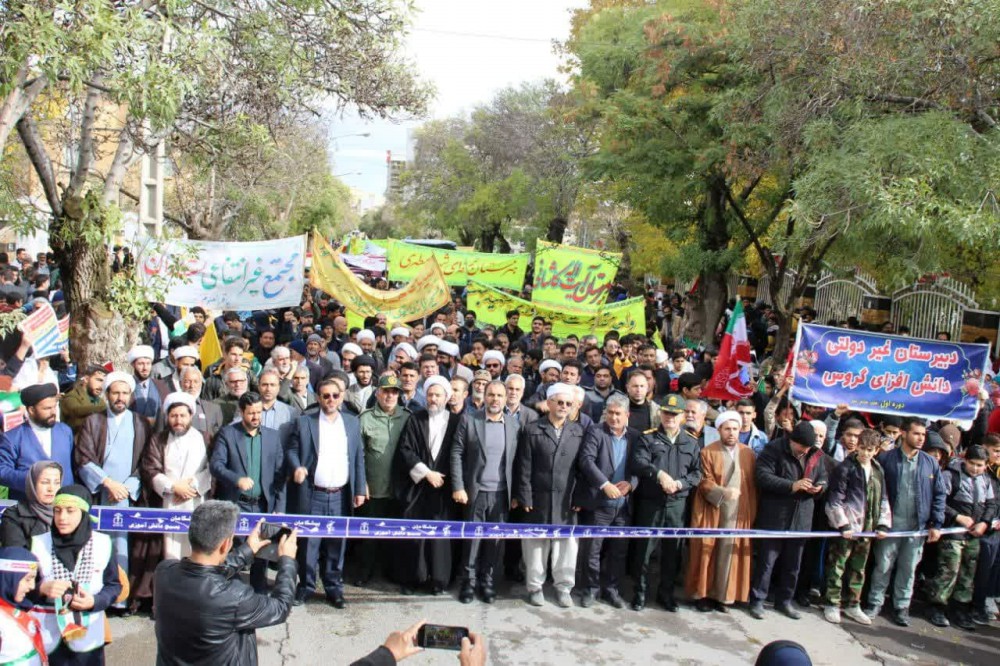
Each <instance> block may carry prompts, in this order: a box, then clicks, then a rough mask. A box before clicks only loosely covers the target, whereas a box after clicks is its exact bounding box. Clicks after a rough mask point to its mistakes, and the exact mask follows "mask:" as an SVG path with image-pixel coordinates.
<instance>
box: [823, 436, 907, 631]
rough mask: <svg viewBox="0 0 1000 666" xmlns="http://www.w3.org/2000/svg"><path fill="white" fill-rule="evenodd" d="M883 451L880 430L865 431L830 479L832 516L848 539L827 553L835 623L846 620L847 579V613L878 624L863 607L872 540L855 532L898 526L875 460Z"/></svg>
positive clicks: (830, 615) (881, 532)
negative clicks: (862, 591)
mask: <svg viewBox="0 0 1000 666" xmlns="http://www.w3.org/2000/svg"><path fill="white" fill-rule="evenodd" d="M878 452H879V434H878V433H877V432H875V431H874V430H870V429H866V430H863V431H862V432H861V437H860V438H859V439H858V448H857V449H856V450H855V451H854V453H852V454H850V455H849V456H848V457H847V458H846V459H845V460H844V462H842V463H840V464H839V465H837V467H836V468H835V469H834V470H833V474H832V475H831V477H830V491H829V494H828V495H827V500H826V515H827V518H828V519H829V520H830V524H831V525H832V526H833V527H834V529H837V530H839V531H840V533H841V535H842V537H843V538H840V539H832V540H831V542H830V549H829V550H828V551H827V556H826V572H827V573H826V601H827V606H826V608H825V609H824V611H823V616H824V617H825V618H826V619H827V621H828V622H833V623H834V624H839V623H840V601H841V591H842V589H843V587H844V579H845V578H846V579H847V599H846V600H845V604H844V615H846V616H847V617H849V618H851V619H852V620H854V621H855V622H859V623H861V624H871V623H872V621H871V618H869V617H868V616H867V615H865V613H864V611H862V610H861V606H860V603H861V588H863V587H864V585H865V564H866V563H867V562H868V553H869V550H870V549H871V539H870V538H861V539H859V538H856V537H855V536H854V533H855V532H871V531H873V530H875V531H876V533H877V534H878V538H880V539H881V538H884V537H885V535H886V533H887V532H889V530H890V529H891V528H892V514H891V513H890V509H889V497H888V495H887V494H886V491H885V476H884V475H883V473H882V467H881V466H880V465H879V464H878V462H876V461H875V459H874V458H875V455H876V454H877V453H878Z"/></svg>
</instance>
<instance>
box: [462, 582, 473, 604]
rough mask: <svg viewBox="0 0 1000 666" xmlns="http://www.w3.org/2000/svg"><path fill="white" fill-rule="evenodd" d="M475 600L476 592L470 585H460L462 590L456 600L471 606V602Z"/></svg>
mask: <svg viewBox="0 0 1000 666" xmlns="http://www.w3.org/2000/svg"><path fill="white" fill-rule="evenodd" d="M475 598H476V591H475V589H473V587H472V585H470V584H468V583H466V584H465V585H462V590H461V591H460V592H459V593H458V600H459V601H461V602H462V603H463V604H471V603H472V600H473V599H475Z"/></svg>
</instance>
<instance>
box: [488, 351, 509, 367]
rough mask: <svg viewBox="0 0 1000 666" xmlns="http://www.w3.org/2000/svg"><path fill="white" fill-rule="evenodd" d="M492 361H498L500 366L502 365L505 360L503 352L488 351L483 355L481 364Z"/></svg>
mask: <svg viewBox="0 0 1000 666" xmlns="http://www.w3.org/2000/svg"><path fill="white" fill-rule="evenodd" d="M490 359H493V360H494V361H500V365H503V364H504V363H506V362H507V360H506V359H505V358H504V357H503V352H501V351H500V350H498V349H490V350H489V351H487V352H486V353H485V354H483V363H485V362H486V361H488V360H490Z"/></svg>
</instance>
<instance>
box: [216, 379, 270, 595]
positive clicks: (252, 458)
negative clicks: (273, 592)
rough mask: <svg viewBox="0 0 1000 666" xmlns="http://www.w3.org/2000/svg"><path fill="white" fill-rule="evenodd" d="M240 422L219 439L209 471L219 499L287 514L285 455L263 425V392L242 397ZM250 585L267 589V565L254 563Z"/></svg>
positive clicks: (246, 508) (244, 507) (251, 510)
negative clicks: (261, 395)
mask: <svg viewBox="0 0 1000 666" xmlns="http://www.w3.org/2000/svg"><path fill="white" fill-rule="evenodd" d="M239 410H240V419H239V420H238V421H235V422H233V423H230V424H229V425H227V426H225V427H223V428H222V429H221V430H220V431H219V434H218V435H216V437H215V445H214V446H213V447H212V460H211V462H210V463H209V470H210V471H211V472H212V477H213V478H214V479H215V482H216V486H215V498H216V499H221V500H226V501H228V502H233V503H234V504H236V505H237V506H239V507H240V510H241V511H246V512H248V513H284V511H285V476H286V474H285V465H284V452H283V451H282V448H281V439H280V438H279V436H278V431H277V430H272V429H271V428H264V427H262V426H261V423H260V420H261V412H262V411H263V407H262V405H261V399H260V394H259V393H254V392H253V391H248V392H246V393H244V394H243V395H241V396H240V401H239ZM250 584H251V585H252V586H253V588H254V590H256V591H257V592H264V591H266V590H267V562H265V561H264V560H254V563H253V566H251V567H250Z"/></svg>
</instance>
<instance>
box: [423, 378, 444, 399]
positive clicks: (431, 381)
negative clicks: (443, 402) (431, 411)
mask: <svg viewBox="0 0 1000 666" xmlns="http://www.w3.org/2000/svg"><path fill="white" fill-rule="evenodd" d="M432 386H440V387H441V388H443V389H444V397H445V399H447V400H451V382H450V381H448V380H447V379H445V378H444V377H442V376H441V375H434V376H433V377H428V378H427V379H425V380H424V394H426V393H427V389H429V388H430V387H432Z"/></svg>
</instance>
